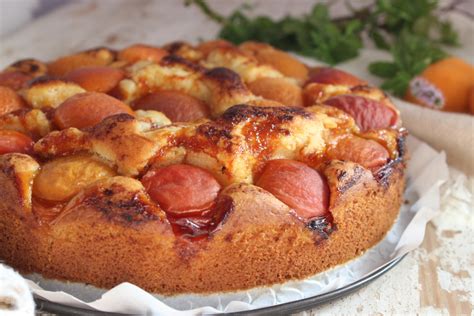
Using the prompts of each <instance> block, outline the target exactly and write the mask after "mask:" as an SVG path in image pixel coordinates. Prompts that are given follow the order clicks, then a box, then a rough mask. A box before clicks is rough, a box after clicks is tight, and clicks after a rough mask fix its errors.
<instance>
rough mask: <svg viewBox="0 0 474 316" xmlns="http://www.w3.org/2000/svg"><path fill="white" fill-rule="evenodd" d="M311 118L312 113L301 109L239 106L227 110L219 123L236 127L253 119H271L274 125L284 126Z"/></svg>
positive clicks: (219, 119)
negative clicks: (300, 119) (298, 119)
mask: <svg viewBox="0 0 474 316" xmlns="http://www.w3.org/2000/svg"><path fill="white" fill-rule="evenodd" d="M297 116H301V117H303V118H308V119H309V118H311V113H309V112H307V111H305V110H304V109H303V108H300V107H290V106H282V107H262V106H250V105H246V104H238V105H234V106H233V107H231V108H229V109H227V110H226V111H225V112H224V113H223V114H222V115H221V116H220V117H219V118H218V119H217V121H218V122H222V123H231V124H233V125H236V124H238V123H240V122H244V121H248V120H251V119H257V118H258V119H264V120H268V119H271V120H272V123H275V124H282V123H285V122H289V121H291V120H293V119H294V118H295V117H297Z"/></svg>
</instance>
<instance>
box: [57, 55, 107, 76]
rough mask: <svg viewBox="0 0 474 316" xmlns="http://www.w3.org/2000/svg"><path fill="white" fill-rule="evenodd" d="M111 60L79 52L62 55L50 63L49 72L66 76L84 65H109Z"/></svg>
mask: <svg viewBox="0 0 474 316" xmlns="http://www.w3.org/2000/svg"><path fill="white" fill-rule="evenodd" d="M110 62H111V60H110V59H109V58H101V57H100V56H96V55H94V54H88V53H79V54H75V55H69V56H65V57H61V58H58V59H56V60H55V61H53V62H51V63H50V64H49V65H48V73H49V74H50V75H53V76H64V75H66V74H67V73H69V72H71V71H73V70H76V69H79V68H84V67H99V66H107V65H108V64H109V63H110Z"/></svg>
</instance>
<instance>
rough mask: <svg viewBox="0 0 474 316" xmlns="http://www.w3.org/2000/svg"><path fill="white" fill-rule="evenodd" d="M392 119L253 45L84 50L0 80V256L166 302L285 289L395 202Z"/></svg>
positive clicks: (314, 71) (350, 89) (399, 154)
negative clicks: (129, 286) (132, 287)
mask: <svg viewBox="0 0 474 316" xmlns="http://www.w3.org/2000/svg"><path fill="white" fill-rule="evenodd" d="M405 137H406V131H405V130H404V128H403V127H402V122H401V120H400V115H399V112H398V110H397V108H396V107H395V106H394V105H393V103H392V102H391V100H390V98H389V97H388V96H387V95H385V94H384V93H383V92H382V91H380V90H379V89H377V88H375V87H372V86H370V85H368V83H366V82H365V81H363V80H361V79H359V78H357V77H355V76H353V75H350V74H348V73H345V72H343V71H341V70H338V69H335V68H329V67H312V68H311V67H309V66H307V65H305V64H303V63H301V62H300V61H299V60H297V59H296V58H294V57H292V56H291V55H289V54H287V53H285V52H282V51H279V50H277V49H275V48H273V47H271V46H269V45H267V44H263V43H256V42H247V43H243V44H241V45H239V46H235V45H233V44H231V43H228V42H225V41H221V40H218V41H210V42H204V43H200V44H198V45H195V46H193V45H191V44H188V43H183V42H175V43H170V44H167V45H163V46H160V47H158V46H151V45H144V44H136V45H131V46H129V47H125V48H123V49H121V50H113V49H109V48H106V47H99V48H95V49H90V50H87V51H83V52H79V53H76V54H72V55H68V56H63V57H60V58H57V59H55V60H53V61H49V62H43V61H39V60H36V59H25V60H21V61H18V62H15V63H13V64H11V65H10V66H9V67H7V68H6V69H4V70H3V71H2V72H0V196H1V199H0V260H3V261H5V262H6V263H7V264H9V265H11V266H13V267H15V268H17V269H19V270H20V271H23V272H25V273H29V272H37V273H40V274H42V275H43V276H44V277H48V278H56V279H61V280H68V281H77V282H84V283H89V284H93V285H95V286H98V287H103V288H111V287H113V286H115V285H117V284H119V283H121V282H131V283H134V284H136V285H138V286H140V287H142V288H144V289H146V290H148V291H150V292H153V293H160V294H166V295H174V294H180V293H213V292H222V291H234V290H241V289H249V288H253V287H257V286H266V285H272V284H275V283H282V282H285V281H289V280H293V279H302V278H306V277H309V276H311V275H314V274H315V273H318V272H321V271H324V270H327V269H329V268H331V267H334V266H336V265H339V264H342V263H344V262H346V261H348V260H350V259H353V258H355V257H357V256H359V255H361V254H362V253H363V252H364V251H366V250H367V249H369V248H370V247H372V246H374V245H375V244H376V243H377V242H379V241H380V240H381V239H382V238H383V237H384V236H385V234H386V233H387V231H388V230H390V228H391V226H392V224H393V222H394V221H395V219H396V217H397V215H398V212H399V208H400V206H401V203H402V195H403V189H404V172H405V163H406V156H407V155H406V151H405V148H404V139H405Z"/></svg>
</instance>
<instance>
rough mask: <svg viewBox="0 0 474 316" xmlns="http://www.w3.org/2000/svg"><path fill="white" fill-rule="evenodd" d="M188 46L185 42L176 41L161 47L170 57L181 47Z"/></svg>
mask: <svg viewBox="0 0 474 316" xmlns="http://www.w3.org/2000/svg"><path fill="white" fill-rule="evenodd" d="M188 46H189V44H188V43H186V42H181V41H176V42H171V43H168V44H166V45H165V46H163V49H164V50H167V51H168V53H170V55H174V54H176V53H177V52H178V51H179V50H180V49H181V48H183V47H188Z"/></svg>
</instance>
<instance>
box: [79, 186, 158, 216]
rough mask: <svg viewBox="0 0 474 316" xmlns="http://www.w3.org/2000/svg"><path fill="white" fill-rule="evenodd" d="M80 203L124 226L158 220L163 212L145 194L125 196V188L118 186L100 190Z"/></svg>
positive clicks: (127, 194) (138, 193)
mask: <svg viewBox="0 0 474 316" xmlns="http://www.w3.org/2000/svg"><path fill="white" fill-rule="evenodd" d="M79 203H81V204H84V205H86V206H88V207H90V208H94V209H96V210H98V211H100V212H101V213H102V214H103V216H104V217H105V218H106V219H107V220H109V221H112V222H116V223H119V224H123V225H139V224H142V223H145V222H148V221H153V220H158V219H159V218H160V216H159V213H160V212H161V211H160V210H159V208H158V207H157V206H155V205H154V204H153V203H150V201H148V200H147V198H146V196H145V195H144V194H143V192H135V193H128V192H127V193H125V194H124V188H123V187H122V186H120V185H117V184H114V185H112V186H111V187H109V188H106V189H98V190H97V191H95V192H93V194H88V195H87V196H85V197H84V198H83V199H82V200H81V201H80V202H79Z"/></svg>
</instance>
